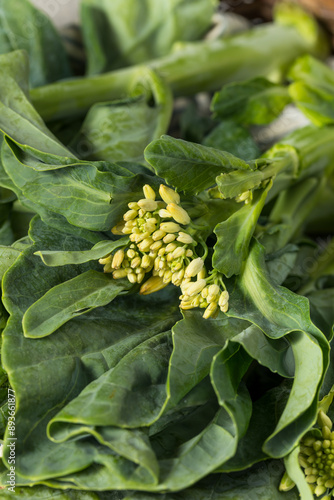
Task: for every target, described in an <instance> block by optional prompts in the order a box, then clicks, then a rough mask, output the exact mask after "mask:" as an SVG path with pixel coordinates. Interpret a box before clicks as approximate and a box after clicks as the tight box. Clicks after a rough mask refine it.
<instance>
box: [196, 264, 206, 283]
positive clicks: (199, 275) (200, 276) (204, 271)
mask: <svg viewBox="0 0 334 500" xmlns="http://www.w3.org/2000/svg"><path fill="white" fill-rule="evenodd" d="M203 278H206V269H205V267H203V268H202V269H201V270H200V272H199V273H197V279H198V280H201V279H203Z"/></svg>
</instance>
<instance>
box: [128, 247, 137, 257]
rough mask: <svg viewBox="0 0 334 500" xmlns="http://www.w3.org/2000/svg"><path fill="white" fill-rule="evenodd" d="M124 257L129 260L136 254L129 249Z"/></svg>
mask: <svg viewBox="0 0 334 500" xmlns="http://www.w3.org/2000/svg"><path fill="white" fill-rule="evenodd" d="M126 255H127V256H128V257H129V259H133V258H134V257H136V255H137V253H136V252H135V251H134V250H133V248H129V250H128V251H127V252H126Z"/></svg>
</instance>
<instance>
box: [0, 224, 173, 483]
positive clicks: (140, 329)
mask: <svg viewBox="0 0 334 500" xmlns="http://www.w3.org/2000/svg"><path fill="white" fill-rule="evenodd" d="M31 236H32V237H33V239H34V240H35V241H36V243H35V244H34V245H33V246H32V247H31V248H27V249H26V250H24V251H23V252H22V254H21V256H20V257H19V258H18V260H17V261H16V262H15V264H14V265H13V266H12V267H11V268H10V270H9V271H8V272H7V273H6V278H5V280H4V283H3V291H4V295H5V297H4V301H5V303H6V308H7V309H8V311H9V312H10V314H11V318H10V320H9V322H8V324H7V327H6V331H4V332H3V348H2V362H3V364H4V366H5V367H6V370H7V371H8V373H9V378H10V383H11V385H12V387H13V389H14V390H15V393H16V401H17V412H16V437H17V448H16V472H17V479H20V481H23V484H27V482H28V483H29V482H31V481H33V482H38V481H41V480H43V481H45V482H46V484H52V485H53V486H54V487H56V488H59V487H60V488H62V487H63V486H64V485H62V484H61V481H59V482H58V483H57V480H53V479H52V478H56V477H61V476H64V475H67V474H72V473H74V472H75V471H77V470H82V469H85V470H84V474H86V475H87V476H90V474H92V475H93V478H92V479H91V480H92V481H93V482H94V481H95V483H96V481H98V477H99V474H98V472H97V469H98V468H99V467H100V465H99V464H100V463H101V460H102V459H103V456H105V455H108V460H109V461H111V460H112V463H113V467H114V469H113V474H111V475H110V476H111V477H114V478H116V479H117V487H120V486H121V487H124V485H126V484H128V485H130V484H131V485H132V486H136V487H138V484H139V483H140V481H139V482H135V480H133V482H132V483H131V479H129V476H131V474H132V472H133V470H136V469H138V474H140V473H143V474H144V472H143V468H141V467H140V466H139V465H138V466H137V465H136V464H134V463H131V461H129V460H128V459H126V458H122V457H119V456H117V458H115V454H114V455H112V453H113V452H112V451H111V448H110V446H111V444H103V441H105V442H107V440H108V439H111V437H112V436H111V435H108V433H107V434H104V433H103V432H101V433H100V432H98V434H99V435H100V440H101V442H102V444H101V442H97V441H96V439H95V438H93V434H91V437H90V438H87V433H86V432H85V433H84V435H83V436H82V439H73V440H68V441H66V442H64V443H54V442H52V441H50V440H49V439H48V437H47V434H46V428H47V425H48V423H49V422H50V420H51V419H52V418H53V417H54V416H55V415H56V414H57V413H58V412H59V411H60V410H61V409H62V408H63V407H64V406H66V405H67V404H68V403H69V402H70V401H71V400H73V399H74V398H76V397H77V396H78V395H79V394H80V393H81V392H82V391H83V390H84V389H85V387H87V386H88V385H89V384H90V383H91V382H92V381H93V380H97V379H98V378H99V377H100V376H102V375H103V374H104V373H106V372H108V371H109V370H111V368H113V367H115V366H117V364H118V363H119V361H120V360H121V359H122V358H123V357H124V356H125V355H126V354H127V353H129V352H130V351H131V350H132V349H133V348H134V347H136V346H137V345H139V344H141V343H142V342H145V340H147V339H149V338H154V336H156V335H159V334H160V333H161V332H164V331H166V330H168V329H169V328H170V327H171V326H172V325H173V324H174V323H175V321H176V320H177V319H178V318H179V310H178V304H177V301H176V302H175V305H173V302H174V301H173V300H172V297H171V294H170V291H167V290H165V291H163V292H164V293H162V294H156V296H154V297H149V298H147V297H141V296H138V295H132V296H131V297H130V296H129V297H128V296H123V297H118V298H117V299H115V300H114V301H113V302H111V303H110V304H109V305H107V306H104V307H100V308H99V310H98V311H95V310H93V311H90V312H88V313H87V314H86V315H85V316H84V318H83V317H76V318H74V319H72V320H71V321H68V322H67V323H66V324H64V325H63V326H61V327H60V328H59V329H58V330H57V334H56V335H51V336H49V337H45V338H42V339H29V338H25V337H24V335H23V331H22V316H23V314H24V313H25V312H26V310H28V309H29V307H30V306H31V305H32V304H33V303H34V302H36V300H38V299H39V298H40V297H41V296H43V294H45V292H46V291H47V290H49V289H50V288H52V287H53V286H57V285H58V284H60V283H62V282H64V281H66V280H68V279H71V278H73V277H74V276H75V275H77V274H81V273H82V272H84V271H85V270H87V267H86V268H85V266H87V264H84V265H81V266H63V267H60V268H50V267H46V266H45V265H44V264H43V263H42V261H41V260H40V259H39V258H37V257H36V256H35V255H34V252H35V251H36V250H37V249H41V248H46V249H50V250H51V249H52V250H56V249H57V248H58V249H63V250H79V249H80V248H81V249H85V247H86V248H87V247H88V248H89V246H90V244H91V243H90V242H89V241H88V240H84V239H83V238H80V237H78V236H74V235H73V234H67V237H64V233H61V232H60V231H59V230H56V229H55V228H48V227H47V226H46V225H45V224H43V223H42V222H41V221H40V220H38V219H34V221H33V223H32V228H31ZM171 291H174V289H173V288H172V290H171ZM148 352H151V351H149V350H148ZM123 381H124V379H123ZM31 401H36V404H35V405H32V404H31ZM37 403H38V404H37ZM91 409H92V410H93V407H92V406H91ZM78 418H79V415H78ZM96 435H97V434H96ZM103 436H104V437H103ZM123 438H124V436H123ZM121 441H122V438H121V436H120V439H119V443H120V444H121ZM123 442H124V441H123ZM120 444H119V445H120ZM129 446H130V443H129ZM133 447H134V449H133V453H135V448H136V445H135V444H134V445H133ZM111 457H113V458H111ZM105 459H106V458H105ZM4 460H5V458H4ZM93 463H94V464H95V465H93V466H92V470H90V469H89V472H88V470H87V469H86V468H87V467H89V466H90V465H91V464H93ZM101 467H102V466H101ZM94 474H95V475H96V479H94ZM138 477H140V476H138ZM147 477H149V476H147ZM116 479H115V481H116ZM142 479H143V481H144V476H143V477H142ZM6 480H7V478H6V477H3V478H2V481H6ZM150 480H151V481H152V479H150ZM56 483H57V484H56ZM71 486H73V485H71ZM71 486H70V487H71ZM64 488H65V489H68V488H69V484H68V483H67V482H66V483H65V486H64Z"/></svg>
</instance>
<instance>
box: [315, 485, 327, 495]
mask: <svg viewBox="0 0 334 500" xmlns="http://www.w3.org/2000/svg"><path fill="white" fill-rule="evenodd" d="M326 491H327V488H326V487H325V486H319V485H318V486H316V488H315V490H314V494H315V495H316V496H317V497H320V495H323V494H324V493H326Z"/></svg>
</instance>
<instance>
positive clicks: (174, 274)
mask: <svg viewBox="0 0 334 500" xmlns="http://www.w3.org/2000/svg"><path fill="white" fill-rule="evenodd" d="M143 192H144V198H143V199H141V200H139V201H135V202H131V203H129V204H128V208H129V210H128V211H127V212H126V213H125V214H124V216H123V221H122V222H121V223H119V224H117V226H115V227H114V228H113V229H112V232H113V233H114V234H122V235H128V236H129V239H130V242H129V244H128V245H127V246H126V247H125V248H122V249H119V250H117V251H116V252H115V253H112V254H110V255H108V256H106V257H104V258H103V259H100V261H99V262H100V264H102V265H104V272H107V273H112V274H113V277H114V278H115V279H119V278H125V277H126V278H127V279H128V280H129V281H130V282H131V283H133V284H134V283H142V281H143V280H144V278H145V275H146V274H147V273H151V274H152V276H151V277H150V278H149V279H148V280H147V281H145V283H144V284H143V285H142V286H141V288H140V293H141V294H142V295H148V294H150V293H153V292H156V291H158V290H160V289H161V288H164V287H165V286H167V285H168V283H172V284H173V285H175V286H180V287H181V290H182V296H181V308H182V309H190V308H193V307H202V308H205V312H204V315H203V317H205V318H209V317H211V316H215V315H216V314H218V308H220V309H221V310H222V311H223V312H226V311H227V309H228V293H227V292H226V291H223V292H222V291H221V290H220V288H219V286H218V285H217V284H216V283H215V282H213V278H212V277H210V278H207V279H205V276H206V270H205V268H204V260H203V259H202V258H200V257H197V256H196V253H195V246H196V245H197V241H196V240H195V239H194V238H193V236H192V234H194V231H193V230H191V219H190V216H189V214H188V213H187V211H186V210H185V209H184V208H183V207H182V206H181V204H180V196H179V195H178V194H177V193H176V192H175V191H174V190H173V189H171V188H168V187H167V186H164V185H160V188H159V195H160V197H161V200H156V193H155V191H154V190H153V189H152V187H151V186H149V185H148V184H147V185H145V186H144V187H143ZM194 277H196V279H197V281H192V278H194ZM216 281H217V280H216ZM202 285H203V286H202Z"/></svg>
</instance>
